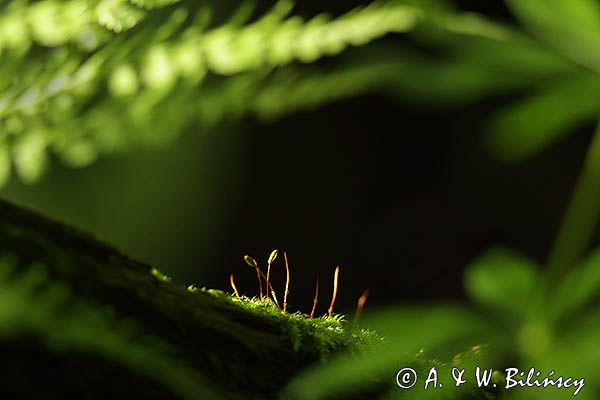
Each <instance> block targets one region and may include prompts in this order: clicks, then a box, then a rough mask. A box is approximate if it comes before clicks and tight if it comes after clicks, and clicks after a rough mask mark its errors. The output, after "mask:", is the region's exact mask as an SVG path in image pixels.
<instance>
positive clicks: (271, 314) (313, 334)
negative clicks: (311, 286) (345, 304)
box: [152, 250, 380, 358]
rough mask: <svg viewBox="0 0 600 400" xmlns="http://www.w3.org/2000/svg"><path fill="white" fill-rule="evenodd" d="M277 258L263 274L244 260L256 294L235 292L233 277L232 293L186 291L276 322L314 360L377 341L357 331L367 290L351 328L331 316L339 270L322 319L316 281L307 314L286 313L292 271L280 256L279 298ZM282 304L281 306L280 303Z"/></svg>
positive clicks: (252, 261)
mask: <svg viewBox="0 0 600 400" xmlns="http://www.w3.org/2000/svg"><path fill="white" fill-rule="evenodd" d="M278 255H279V251H278V250H273V251H272V252H271V253H270V255H269V257H268V259H267V268H266V274H265V273H263V271H262V270H261V268H260V266H259V263H258V262H257V261H256V260H255V259H254V258H253V257H251V256H249V255H246V256H244V258H243V259H244V263H245V264H246V265H248V266H249V267H250V268H252V269H253V270H254V271H255V273H256V276H257V280H258V294H257V295H256V296H247V295H244V294H242V293H240V291H239V290H238V288H237V286H236V284H235V278H234V274H233V273H231V274H230V275H229V284H230V286H231V290H232V292H231V293H227V292H225V291H222V290H217V289H207V288H201V289H199V288H198V287H197V286H195V285H190V286H188V287H187V290H188V291H189V292H193V293H196V292H202V293H205V294H208V295H210V296H213V297H216V298H218V299H220V300H222V301H225V302H228V303H230V304H232V305H235V306H237V307H241V308H242V309H243V310H244V312H248V313H250V314H253V315H255V316H256V317H257V318H265V317H266V318H269V319H274V320H276V321H277V322H278V323H279V325H281V327H282V329H283V331H285V332H286V333H287V334H288V336H289V337H290V339H291V341H292V344H293V347H294V350H297V351H302V352H309V353H314V355H315V356H318V357H321V358H322V357H323V356H326V355H327V354H329V353H333V352H334V351H336V349H340V348H347V349H349V350H351V351H352V350H354V349H357V350H358V348H359V347H361V346H363V345H365V344H366V345H369V344H372V343H374V342H375V341H378V340H380V338H379V337H378V336H377V335H376V334H375V333H374V332H372V331H370V330H368V329H364V328H360V327H359V326H358V325H357V324H356V322H357V321H358V319H359V317H360V314H361V313H362V309H363V307H364V304H365V301H366V299H367V296H368V293H369V290H368V289H367V290H366V291H365V292H364V293H363V294H362V295H361V296H360V298H359V299H358V302H357V307H356V313H355V316H354V322H355V323H354V324H352V323H346V322H345V319H344V316H343V315H339V314H335V313H334V306H335V301H336V298H337V295H338V289H339V276H340V267H339V266H337V267H336V268H335V270H334V273H333V281H332V292H331V300H330V303H329V308H328V310H327V313H326V314H325V315H323V316H321V317H315V312H316V309H317V305H318V300H319V279H318V278H317V281H316V288H315V296H314V299H313V305H312V309H311V311H310V313H309V314H306V313H302V312H299V311H298V312H291V313H290V312H289V310H288V303H287V299H288V294H289V292H290V276H291V267H290V263H289V260H288V256H287V253H286V252H285V251H284V252H283V266H284V268H285V284H284V286H283V297H280V298H278V296H277V292H276V290H275V287H274V285H273V282H272V280H271V272H272V271H271V269H272V268H273V266H274V264H275V261H276V260H277V257H278ZM152 274H153V275H154V276H155V277H156V278H157V279H159V280H161V281H165V280H168V279H170V278H169V277H167V276H166V275H164V274H162V273H161V272H160V271H158V270H157V269H153V271H152ZM280 300H281V302H280Z"/></svg>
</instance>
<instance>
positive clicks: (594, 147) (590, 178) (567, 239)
mask: <svg viewBox="0 0 600 400" xmlns="http://www.w3.org/2000/svg"><path fill="white" fill-rule="evenodd" d="M599 217H600V121H599V122H598V125H597V127H596V132H595V133H594V137H593V138H592V142H591V144H590V147H589V149H588V152H587V155H586V158H585V161H584V165H583V170H582V171H581V175H580V176H579V180H578V182H577V185H576V187H575V191H574V193H573V195H572V198H571V201H570V204H569V207H568V209H567V212H566V214H565V216H564V218H563V221H562V223H561V226H560V229H559V232H558V236H557V237H556V241H555V243H554V246H553V248H552V251H551V252H550V256H549V258H548V275H547V278H548V282H547V294H548V295H549V294H550V293H551V292H552V290H553V289H554V287H555V286H556V284H557V283H558V282H559V281H560V279H561V278H562V277H563V276H564V275H565V273H566V272H567V271H568V269H569V268H571V267H572V266H573V265H574V264H575V263H577V262H578V261H579V260H580V258H581V256H582V255H583V253H584V252H585V251H586V249H587V248H588V246H589V244H590V240H591V239H592V236H593V234H594V230H595V228H596V226H597V222H598V218H599Z"/></svg>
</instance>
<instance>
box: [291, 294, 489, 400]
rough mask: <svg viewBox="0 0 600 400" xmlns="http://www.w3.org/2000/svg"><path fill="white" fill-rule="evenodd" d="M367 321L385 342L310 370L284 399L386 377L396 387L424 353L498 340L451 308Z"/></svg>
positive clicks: (384, 314) (397, 312) (401, 311)
mask: <svg viewBox="0 0 600 400" xmlns="http://www.w3.org/2000/svg"><path fill="white" fill-rule="evenodd" d="M363 322H364V326H367V327H369V328H372V329H374V330H376V331H377V332H378V333H380V334H382V335H383V336H384V337H385V343H383V344H382V345H381V346H380V347H379V348H378V349H377V350H376V351H374V352H372V353H371V352H370V353H368V354H364V355H360V356H349V355H344V356H340V357H338V358H337V359H333V360H331V361H330V362H328V363H327V364H324V365H319V366H317V367H313V368H311V369H308V370H307V371H305V372H304V373H302V374H300V375H299V376H298V377H297V378H296V379H295V380H294V381H293V382H292V383H291V384H290V386H289V387H288V391H287V393H288V395H289V396H288V397H286V398H294V399H320V398H324V397H326V396H327V395H328V394H331V393H337V394H344V393H350V392H352V391H353V390H356V389H357V388H360V387H362V386H364V385H366V384H369V383H372V382H374V381H381V379H384V378H386V377H389V379H390V382H392V383H393V379H394V376H395V374H396V372H397V371H398V370H400V369H401V368H403V366H406V365H409V364H410V362H412V361H414V360H415V355H416V354H417V353H418V352H419V351H420V350H423V349H424V350H425V351H426V353H427V354H428V355H430V354H431V355H433V356H436V355H437V354H439V353H442V354H456V353H458V352H460V351H462V350H464V349H465V348H466V347H468V346H470V345H476V344H479V343H481V342H482V340H484V339H485V340H486V341H492V340H494V338H495V337H496V335H495V334H496V330H495V329H494V327H493V326H492V325H490V324H489V323H488V322H486V321H484V320H483V319H482V318H481V317H479V316H478V315H477V314H474V313H472V312H470V311H468V310H466V309H463V308H461V307H457V306H452V305H442V306H429V307H412V308H408V307H398V308H391V309H389V310H386V311H380V312H379V313H377V314H375V315H372V316H371V317H369V318H367V319H365V320H364V321H363ZM463 346H464V347H463Z"/></svg>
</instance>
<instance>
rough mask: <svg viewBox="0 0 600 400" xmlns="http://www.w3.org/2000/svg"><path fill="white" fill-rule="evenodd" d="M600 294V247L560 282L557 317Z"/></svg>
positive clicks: (557, 294) (572, 310) (556, 299)
mask: <svg viewBox="0 0 600 400" xmlns="http://www.w3.org/2000/svg"><path fill="white" fill-rule="evenodd" d="M599 295H600V249H597V250H596V251H594V252H593V253H592V254H591V255H589V256H588V258H587V259H586V260H585V261H583V262H582V263H581V265H579V266H577V268H574V269H572V270H571V272H570V273H569V274H568V275H567V276H566V277H565V278H564V280H563V282H562V283H561V284H560V286H559V288H558V290H557V293H556V297H555V301H556V303H555V304H556V307H557V308H556V314H557V317H559V318H560V317H561V316H564V315H566V314H568V313H571V312H574V311H576V310H577V309H578V308H580V307H582V306H585V305H586V304H588V303H589V302H590V301H591V300H593V299H594V298H597V297H598V296H599ZM599 335H600V333H599Z"/></svg>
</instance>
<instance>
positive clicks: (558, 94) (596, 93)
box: [487, 74, 600, 161]
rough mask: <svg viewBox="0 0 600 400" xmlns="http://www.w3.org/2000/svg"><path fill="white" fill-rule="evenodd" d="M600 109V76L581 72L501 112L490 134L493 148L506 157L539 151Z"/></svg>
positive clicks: (519, 157) (588, 119) (496, 153)
mask: <svg viewBox="0 0 600 400" xmlns="http://www.w3.org/2000/svg"><path fill="white" fill-rule="evenodd" d="M599 112H600V77H598V76H596V75H593V74H580V75H579V76H576V77H574V79H571V80H569V81H564V82H557V83H555V84H552V85H549V86H548V87H545V88H543V89H542V90H540V91H538V92H537V93H535V94H533V95H531V96H530V97H527V98H526V99H524V100H521V101H519V102H517V103H515V104H512V105H510V106H509V107H508V108H506V109H505V110H503V111H502V112H500V113H499V114H498V115H497V116H496V117H495V118H494V119H493V120H492V122H491V124H490V131H489V134H488V137H487V141H488V144H489V146H490V148H491V150H492V152H493V153H494V154H495V155H497V156H498V157H500V158H501V159H503V160H506V161H520V160H523V159H525V158H527V157H531V156H532V155H535V154H536V153H538V152H539V151H541V150H543V149H544V148H545V147H548V146H550V145H552V144H554V143H556V142H557V141H559V140H560V139H561V138H562V137H564V136H565V135H567V134H569V133H570V132H572V131H573V129H575V128H577V127H579V126H582V125H584V124H585V123H586V122H589V121H591V120H592V119H594V118H595V117H596V116H597V115H598V113H599Z"/></svg>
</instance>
